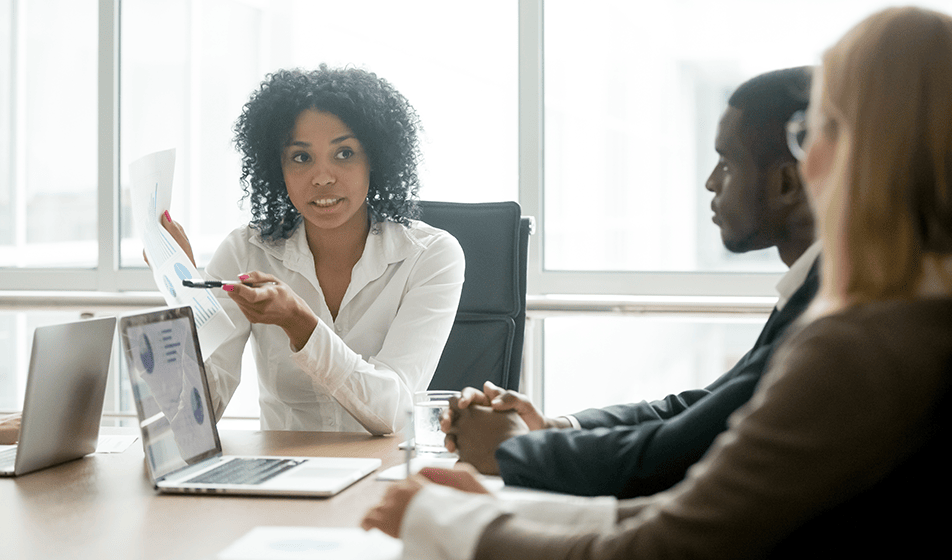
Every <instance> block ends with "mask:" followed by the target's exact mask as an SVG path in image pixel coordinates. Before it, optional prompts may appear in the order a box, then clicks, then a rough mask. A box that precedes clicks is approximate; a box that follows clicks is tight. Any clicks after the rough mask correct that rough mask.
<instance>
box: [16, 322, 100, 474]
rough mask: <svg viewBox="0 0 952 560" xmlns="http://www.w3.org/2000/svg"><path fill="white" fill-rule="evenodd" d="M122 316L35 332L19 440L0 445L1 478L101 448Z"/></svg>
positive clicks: (75, 457)
mask: <svg viewBox="0 0 952 560" xmlns="http://www.w3.org/2000/svg"><path fill="white" fill-rule="evenodd" d="M115 332H116V318H115V317H105V318H102V319H87V320H83V321H77V322H74V323H65V324H61V325H50V326H45V327H37V328H36V330H35V331H34V332H33V348H32V350H31V353H30V369H29V370H28V373H27V381H26V394H25V396H24V399H23V416H22V418H21V420H20V437H19V440H20V441H19V443H18V444H17V445H15V446H5V445H4V446H0V450H2V451H0V476H18V475H21V474H26V473H29V472H33V471H35V470H39V469H42V468H46V467H50V466H53V465H58V464H60V463H64V462H66V461H71V460H73V459H79V458H80V457H83V456H85V455H88V454H90V453H92V452H94V451H95V450H96V443H97V441H98V440H99V424H100V420H101V419H102V404H103V399H104V398H105V396H106V377H107V376H108V374H109V358H110V357H111V356H112V341H113V338H114V337H115Z"/></svg>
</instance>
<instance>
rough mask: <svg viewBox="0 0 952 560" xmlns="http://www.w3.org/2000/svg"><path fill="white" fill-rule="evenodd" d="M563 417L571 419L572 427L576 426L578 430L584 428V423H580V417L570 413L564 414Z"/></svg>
mask: <svg viewBox="0 0 952 560" xmlns="http://www.w3.org/2000/svg"><path fill="white" fill-rule="evenodd" d="M562 418H565V419H566V420H568V421H569V424H571V425H572V427H573V428H575V429H576V430H581V429H582V425H581V424H579V423H578V419H577V418H576V417H574V416H572V415H570V414H566V415H565V416H563V417H562Z"/></svg>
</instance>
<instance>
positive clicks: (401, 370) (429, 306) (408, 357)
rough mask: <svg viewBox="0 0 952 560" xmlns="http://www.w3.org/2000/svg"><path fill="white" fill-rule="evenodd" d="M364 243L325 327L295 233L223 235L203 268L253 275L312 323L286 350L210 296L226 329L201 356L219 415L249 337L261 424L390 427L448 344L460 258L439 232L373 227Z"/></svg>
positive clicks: (397, 425)
mask: <svg viewBox="0 0 952 560" xmlns="http://www.w3.org/2000/svg"><path fill="white" fill-rule="evenodd" d="M377 230H378V231H377V233H371V234H370V235H368V236H367V242H366V245H365V246H364V252H363V254H362V256H361V257H360V260H359V261H358V262H357V264H356V265H355V266H354V269H353V272H352V275H351V281H350V285H349V286H348V287H347V291H346V293H345V294H344V298H343V300H342V301H341V305H340V309H339V311H338V313H337V319H336V320H335V319H334V318H333V317H332V316H331V313H330V310H329V309H328V307H327V304H326V303H325V301H324V295H323V293H322V292H321V288H320V285H319V283H318V280H317V275H316V273H315V269H314V258H313V255H312V254H311V251H310V249H309V248H308V245H307V240H306V236H305V233H304V228H303V227H298V229H297V230H296V231H295V232H294V233H293V234H292V236H291V237H290V238H288V239H284V240H277V241H273V242H266V241H262V240H261V238H260V237H259V236H258V233H257V231H256V230H254V229H252V228H251V227H249V226H244V227H241V228H238V229H236V230H235V231H233V232H231V233H230V234H229V235H228V237H227V238H226V239H225V241H224V242H222V244H221V246H220V247H219V248H218V250H217V251H216V253H215V256H214V257H212V260H211V262H210V263H209V264H208V266H207V267H206V269H205V274H206V276H207V277H208V278H209V279H221V280H236V279H237V278H238V275H239V274H242V273H245V272H250V271H253V270H258V271H261V272H265V273H268V274H273V275H275V276H277V277H278V278H280V279H281V280H282V281H283V282H285V283H286V284H287V285H288V286H290V288H291V289H292V290H294V292H295V293H296V294H297V295H298V296H300V297H301V298H302V299H304V300H305V301H306V302H308V304H309V305H310V307H311V309H312V310H313V311H314V313H315V314H316V315H317V316H318V318H319V319H320V320H319V322H318V325H317V327H316V328H315V329H314V332H313V334H311V337H310V339H308V341H307V344H305V346H304V347H303V348H301V349H300V350H299V351H297V352H295V351H294V349H292V348H291V344H290V341H289V340H288V337H287V335H286V334H285V333H284V331H283V330H282V329H281V328H280V327H278V326H275V325H263V324H251V323H249V322H248V320H247V319H246V318H245V316H244V315H243V314H242V313H241V311H240V310H239V309H238V306H237V305H236V304H235V303H234V302H233V301H232V300H231V298H229V297H228V295H227V293H225V292H224V291H217V293H216V296H217V297H218V299H219V301H220V302H221V304H222V306H223V307H224V308H225V311H226V312H227V313H228V316H229V317H230V318H231V320H232V321H233V322H234V323H235V326H236V329H235V331H234V332H233V333H232V334H231V335H230V336H229V337H228V338H227V339H226V340H225V342H224V343H222V345H221V346H219V348H218V349H217V350H216V351H215V353H214V354H212V355H211V356H210V357H208V358H207V359H206V361H205V367H206V370H207V373H208V378H209V385H210V389H211V392H212V401H213V405H214V408H215V414H216V417H217V418H221V416H222V413H223V412H224V410H225V407H226V406H227V404H228V402H229V400H230V399H231V397H232V395H233V394H234V392H235V389H236V388H237V387H238V382H239V380H240V378H241V355H242V353H243V350H244V346H245V343H246V342H247V340H248V335H249V334H251V335H253V337H252V338H253V339H254V347H253V350H254V357H255V363H256V365H257V369H258V388H259V394H260V397H259V402H260V405H261V428H262V429H265V430H312V431H358V432H359V431H362V430H366V431H368V432H370V433H372V434H377V435H379V434H387V433H392V432H395V431H398V430H400V429H401V428H402V427H403V424H404V422H405V421H406V416H407V414H406V412H407V411H408V410H410V407H411V406H412V397H413V393H414V392H415V391H422V390H425V389H426V388H427V386H428V385H429V383H430V379H431V378H432V377H433V372H434V371H435V370H436V365H437V363H438V362H439V359H440V355H441V354H442V352H443V346H444V344H445V343H446V339H447V338H448V337H449V333H450V329H451V328H452V326H453V320H454V318H455V316H456V308H457V305H458V303H459V297H460V291H461V290H462V285H463V274H464V270H465V263H464V258H463V251H462V249H461V248H460V246H459V243H458V242H457V241H456V239H455V238H454V237H453V236H452V235H450V234H449V233H447V232H445V231H443V230H439V229H436V228H434V227H431V226H429V225H427V224H425V223H423V222H419V221H413V222H412V223H411V226H410V227H405V226H402V225H400V224H396V223H393V222H383V223H379V224H377Z"/></svg>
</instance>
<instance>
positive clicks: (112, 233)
mask: <svg viewBox="0 0 952 560" xmlns="http://www.w3.org/2000/svg"><path fill="white" fill-rule="evenodd" d="M120 8H121V0H99V31H98V37H99V60H98V64H99V66H98V87H99V96H98V111H99V119H98V122H99V130H98V148H99V149H98V156H97V158H98V185H99V188H98V192H97V197H98V226H97V227H98V238H99V256H98V261H97V266H96V268H95V269H75V268H56V269H40V268H35V269H28V268H24V269H14V268H2V269H0V285H2V286H4V289H5V290H31V291H32V290H51V291H95V292H142V291H145V292H152V291H155V286H154V281H153V279H152V275H151V273H150V272H149V271H148V270H147V269H123V268H120V267H119V250H120V242H121V239H120V233H119V186H120V182H119V171H120V170H119V161H120V160H119V96H120V92H119V72H120V64H119V61H120V52H119V48H120V33H121V29H120V17H119V16H120ZM518 18H519V22H518V25H519V52H518V61H519V78H518V88H519V93H518V95H519V99H518V104H519V123H518V130H519V199H520V200H519V202H520V204H521V205H522V210H523V213H524V214H525V215H527V216H533V217H534V218H535V224H536V227H535V234H534V235H532V236H531V238H530V251H529V262H528V292H529V293H530V294H532V295H541V296H546V295H549V294H576V295H622V296H636V295H637V296H680V297H684V296H687V297H702V296H703V297H706V296H721V297H734V298H736V297H744V296H753V297H773V296H775V295H776V292H775V290H774V286H775V284H776V282H777V280H778V279H779V277H780V274H779V273H726V272H725V273H706V272H612V271H559V270H546V269H545V263H544V259H543V254H544V251H543V250H542V249H543V244H544V240H545V231H546V230H545V214H544V211H543V208H544V203H543V202H544V194H545V185H544V156H545V148H544V95H543V93H544V75H543V56H544V53H543V31H544V30H543V0H519V4H518Z"/></svg>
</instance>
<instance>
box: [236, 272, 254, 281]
mask: <svg viewBox="0 0 952 560" xmlns="http://www.w3.org/2000/svg"><path fill="white" fill-rule="evenodd" d="M249 278H251V276H250V275H248V274H242V275H241V276H239V277H238V279H239V280H241V281H242V282H244V281H245V280H247V279H249Z"/></svg>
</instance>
